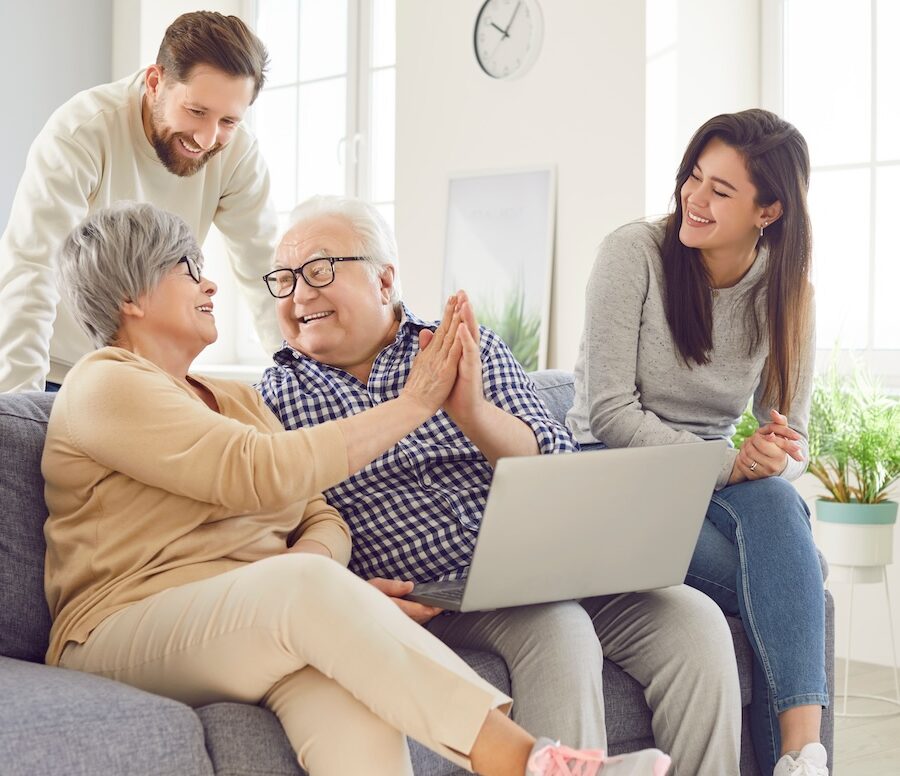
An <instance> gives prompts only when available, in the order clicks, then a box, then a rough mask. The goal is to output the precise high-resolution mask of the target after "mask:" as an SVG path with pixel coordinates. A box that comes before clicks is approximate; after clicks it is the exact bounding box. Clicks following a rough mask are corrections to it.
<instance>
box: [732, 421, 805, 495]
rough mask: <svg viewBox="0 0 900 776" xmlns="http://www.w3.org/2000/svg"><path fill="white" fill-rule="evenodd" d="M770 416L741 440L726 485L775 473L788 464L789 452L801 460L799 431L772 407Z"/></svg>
mask: <svg viewBox="0 0 900 776" xmlns="http://www.w3.org/2000/svg"><path fill="white" fill-rule="evenodd" d="M771 417H772V421H771V422H770V423H766V424H765V425H764V426H760V427H759V428H758V429H756V431H754V432H753V434H752V435H751V436H749V437H747V438H746V439H745V440H744V443H743V444H742V445H741V449H740V450H739V451H738V454H737V458H735V460H734V466H733V467H732V469H731V477H729V479H728V484H729V485H735V484H737V483H739V482H747V481H748V480H761V479H763V478H765V477H775V476H778V475H779V474H781V472H783V471H784V469H785V467H786V466H787V463H788V456H790V457H791V458H793V459H794V460H795V461H802V460H803V453H802V452H801V450H802V447H801V445H800V441H799V440H800V434H798V433H797V432H796V431H794V429H792V428H791V427H790V426H789V425H788V422H787V418H786V417H785V416H784V415H782V414H781V413H780V412H778V411H777V410H771Z"/></svg>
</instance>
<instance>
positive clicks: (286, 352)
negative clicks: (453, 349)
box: [272, 302, 438, 366]
mask: <svg viewBox="0 0 900 776" xmlns="http://www.w3.org/2000/svg"><path fill="white" fill-rule="evenodd" d="M437 325H438V322H431V323H429V322H428V321H425V320H423V319H421V318H419V317H418V316H417V315H415V314H414V313H413V312H412V311H411V310H410V309H409V308H408V307H407V306H406V305H405V304H404V303H403V302H400V325H399V326H398V327H397V336H396V337H395V339H394V342H395V343H396V342H397V341H399V340H400V339H403V338H406V337H409V336H412V335H417V334H418V333H419V331H420V330H422V329H435V328H437ZM272 359H273V360H274V361H275V363H276V364H280V365H281V366H287V365H289V364H293V363H296V362H298V361H308V362H311V363H314V364H318V363H320V362H318V361H316V360H315V359H312V358H310V357H309V356H307V355H304V354H303V353H301V352H300V351H299V350H295V349H294V348H293V347H291V346H290V345H289V344H288V343H287V341H286V340H282V342H281V347H280V348H279V349H278V350H276V351H275V353H274V355H273V356H272ZM325 366H327V364H326V365H325Z"/></svg>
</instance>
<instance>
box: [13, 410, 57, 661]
mask: <svg viewBox="0 0 900 776" xmlns="http://www.w3.org/2000/svg"><path fill="white" fill-rule="evenodd" d="M54 396H55V394H50V393H20V394H0V655H7V656H9V657H17V658H22V659H24V660H33V661H38V662H43V660H44V652H45V651H46V649H47V642H48V639H49V633H50V613H49V611H48V610H47V602H46V599H45V598H44V551H45V549H46V545H45V543H44V521H45V520H46V519H47V507H46V506H45V505H44V480H43V478H42V477H41V453H42V452H43V449H44V438H45V436H46V434H47V419H48V417H49V416H50V407H51V406H52V405H53V399H54Z"/></svg>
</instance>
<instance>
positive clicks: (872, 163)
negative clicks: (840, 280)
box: [760, 0, 900, 394]
mask: <svg viewBox="0 0 900 776" xmlns="http://www.w3.org/2000/svg"><path fill="white" fill-rule="evenodd" d="M786 2H790V0H761V10H760V12H761V26H760V32H761V35H760V54H761V56H760V61H761V66H760V68H761V72H760V96H761V104H762V107H764V108H766V109H767V110H771V111H773V112H774V113H777V114H778V115H783V114H784V77H785V71H784V56H785V22H784V19H785V13H786V6H785V3H786ZM869 2H870V4H871V14H872V15H871V19H872V23H871V44H872V45H871V68H872V84H871V86H872V99H871V101H870V102H871V105H870V111H871V122H870V123H871V130H870V131H871V140H872V143H871V153H870V156H869V159H868V160H867V161H866V162H863V163H854V164H840V165H821V166H817V167H813V168H812V171H813V172H817V171H828V170H839V169H866V170H868V171H869V172H870V176H869V177H870V183H869V185H870V190H869V197H870V199H869V212H870V221H869V283H868V290H867V301H866V304H867V309H866V313H867V319H868V320H867V331H866V347H865V348H863V349H850V348H835V346H834V343H824V342H817V343H816V371H817V372H818V371H822V370H824V369H826V368H827V367H828V365H829V364H830V363H831V361H832V359H836V361H837V365H838V367H839V369H842V370H849V369H850V368H852V366H853V365H855V364H861V365H862V366H864V367H865V368H866V369H868V371H869V372H870V373H871V374H872V375H874V376H875V377H876V378H877V379H878V380H879V381H880V382H881V383H882V384H883V385H884V387H885V388H886V389H887V390H888V391H889V392H891V393H893V394H900V348H895V349H891V348H875V347H874V335H875V294H876V287H875V286H876V274H875V269H876V260H877V256H876V239H875V238H876V218H875V216H876V212H877V191H876V175H875V173H876V171H877V170H878V169H879V168H884V167H888V166H897V165H900V161H893V162H890V161H889V162H885V161H879V160H878V159H877V146H876V142H875V141H876V133H877V110H878V100H877V86H878V78H879V73H878V60H877V57H878V51H877V45H878V41H877V26H876V25H877V0H869Z"/></svg>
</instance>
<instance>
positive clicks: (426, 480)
mask: <svg viewBox="0 0 900 776" xmlns="http://www.w3.org/2000/svg"><path fill="white" fill-rule="evenodd" d="M422 484H423V485H431V477H429V476H428V475H427V474H426V475H425V476H424V477H422Z"/></svg>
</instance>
